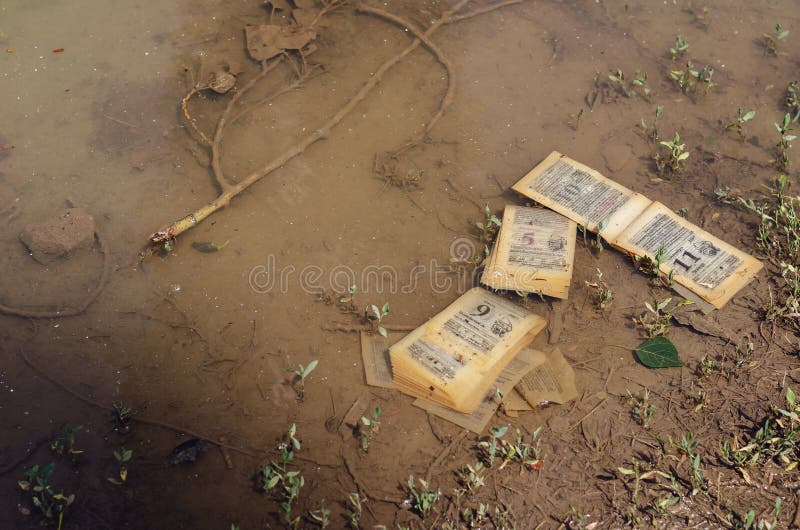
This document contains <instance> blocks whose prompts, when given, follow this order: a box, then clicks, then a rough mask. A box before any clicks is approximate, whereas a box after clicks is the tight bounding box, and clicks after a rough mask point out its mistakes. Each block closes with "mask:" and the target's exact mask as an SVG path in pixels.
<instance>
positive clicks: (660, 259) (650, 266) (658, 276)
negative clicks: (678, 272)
mask: <svg viewBox="0 0 800 530" xmlns="http://www.w3.org/2000/svg"><path fill="white" fill-rule="evenodd" d="M668 259H669V256H667V249H666V248H665V247H664V245H661V246H659V247H658V250H656V253H655V255H654V256H653V257H652V258H651V257H650V256H635V257H634V261H635V263H636V269H637V270H639V271H640V272H642V273H643V274H644V275H646V276H650V278H651V280H650V282H651V283H652V284H653V286H655V287H662V286H666V287H669V286H670V285H672V272H670V273H669V275H668V276H666V277H664V275H662V273H661V265H663V264H664V263H665V262H666V260H668Z"/></svg>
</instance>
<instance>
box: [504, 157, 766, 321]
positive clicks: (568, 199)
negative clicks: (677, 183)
mask: <svg viewBox="0 0 800 530" xmlns="http://www.w3.org/2000/svg"><path fill="white" fill-rule="evenodd" d="M513 188H514V190H516V191H517V192H519V193H521V194H523V195H525V196H526V197H529V198H531V199H533V200H535V201H536V202H538V203H540V204H543V205H545V206H547V207H549V208H552V209H553V210H555V211H557V212H558V213H560V214H562V215H564V216H566V217H569V218H570V219H572V220H574V221H575V222H577V223H578V224H580V225H582V226H585V227H586V228H587V229H588V230H590V231H592V232H597V233H598V234H599V235H600V236H601V237H603V238H604V239H606V240H607V241H608V242H609V243H611V244H612V245H614V246H615V247H617V248H619V249H621V250H623V251H625V252H628V253H631V254H635V255H637V256H646V257H648V258H650V259H653V260H655V258H656V256H657V255H659V251H661V255H660V256H659V257H660V258H661V259H660V267H659V269H660V270H661V272H662V273H663V274H665V275H666V276H671V277H672V279H673V280H674V281H675V282H676V283H677V284H680V285H682V286H683V287H685V288H686V289H688V290H689V291H691V292H692V293H693V294H694V296H696V297H699V298H700V299H702V300H704V301H706V302H708V303H709V304H711V305H712V306H713V307H716V308H720V307H722V306H723V305H725V304H726V303H727V302H728V301H729V300H730V299H731V298H732V297H733V296H734V295H735V294H736V293H737V292H738V291H739V290H740V289H741V288H742V287H744V286H745V285H747V284H748V283H749V282H750V280H752V279H753V277H754V276H755V275H756V274H757V273H758V271H759V270H761V268H762V265H761V263H760V262H759V261H758V260H756V259H755V258H753V257H752V256H750V255H749V254H747V253H745V252H742V251H741V250H739V249H737V248H735V247H733V246H731V245H729V244H727V243H725V242H724V241H721V240H720V239H719V238H717V237H714V236H713V235H711V234H709V233H708V232H706V231H704V230H702V229H701V228H700V227H698V226H696V225H694V224H692V223H690V222H689V221H687V220H685V219H683V218H682V217H680V216H678V215H677V214H675V213H674V212H672V211H671V210H670V209H669V208H667V207H666V206H664V205H663V204H660V203H656V202H653V201H651V200H650V199H648V198H646V197H644V196H642V195H639V194H638V193H634V192H633V191H631V190H629V189H627V188H625V187H624V186H622V185H621V184H618V183H616V182H614V181H612V180H610V179H608V178H606V177H604V176H603V175H601V174H600V173H599V172H597V171H595V170H594V169H591V168H589V167H587V166H584V165H583V164H580V163H578V162H576V161H574V160H572V159H570V158H569V157H567V156H565V155H563V154H561V153H559V152H557V151H554V152H553V153H551V154H550V156H548V157H547V158H546V159H545V160H544V161H542V163H540V164H539V165H537V166H536V167H535V168H534V169H533V170H532V171H531V172H530V173H528V174H527V175H526V176H525V177H523V178H522V179H521V180H520V181H519V182H517V183H516V184H515V185H514V186H513ZM662 249H663V250H662Z"/></svg>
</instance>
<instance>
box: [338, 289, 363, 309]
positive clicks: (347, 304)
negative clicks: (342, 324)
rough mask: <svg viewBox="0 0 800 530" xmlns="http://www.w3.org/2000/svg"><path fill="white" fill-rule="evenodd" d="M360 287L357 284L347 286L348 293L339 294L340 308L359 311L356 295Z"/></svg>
mask: <svg viewBox="0 0 800 530" xmlns="http://www.w3.org/2000/svg"><path fill="white" fill-rule="evenodd" d="M357 294H358V287H356V285H355V284H353V285H351V286H350V287H348V288H347V294H343V295H341V296H339V309H340V310H341V311H343V312H345V313H358V309H357V306H356V295H357Z"/></svg>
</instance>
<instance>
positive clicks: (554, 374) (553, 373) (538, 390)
mask: <svg viewBox="0 0 800 530" xmlns="http://www.w3.org/2000/svg"><path fill="white" fill-rule="evenodd" d="M516 389H517V391H518V392H519V393H520V394H522V397H524V398H525V401H527V402H528V403H530V404H531V406H533V407H538V406H540V405H542V404H546V403H560V404H563V403H567V402H569V401H572V400H573V399H575V398H576V397H578V389H577V388H576V386H575V371H574V370H573V369H572V367H571V366H570V365H569V363H568V362H567V360H566V359H565V358H564V355H563V354H562V353H561V350H559V349H558V348H555V349H553V351H551V352H550V353H549V354H548V355H547V359H546V360H545V362H544V363H542V364H540V365H539V366H537V367H536V368H534V369H533V370H531V371H530V372H528V373H527V374H525V376H524V377H523V378H522V379H521V380H520V382H519V383H518V384H517V386H516Z"/></svg>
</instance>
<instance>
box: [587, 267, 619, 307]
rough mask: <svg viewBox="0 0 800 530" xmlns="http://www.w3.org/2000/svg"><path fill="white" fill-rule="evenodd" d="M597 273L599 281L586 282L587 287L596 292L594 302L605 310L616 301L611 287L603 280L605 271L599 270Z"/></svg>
mask: <svg viewBox="0 0 800 530" xmlns="http://www.w3.org/2000/svg"><path fill="white" fill-rule="evenodd" d="M596 271H597V281H594V282H590V281H588V280H587V281H585V283H586V287H589V288H591V289H593V290H594V302H595V304H596V305H597V307H598V308H600V309H605V308H606V307H608V306H610V305H611V301H612V300H613V299H614V293H613V291H612V290H611V287H609V286H608V284H607V283H606V281H605V280H604V279H603V271H601V270H600V269H599V268H598V269H596Z"/></svg>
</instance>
